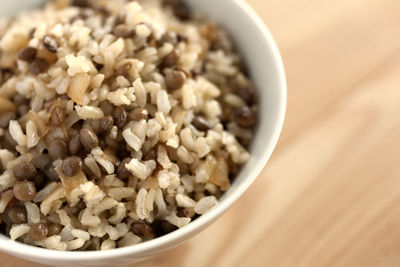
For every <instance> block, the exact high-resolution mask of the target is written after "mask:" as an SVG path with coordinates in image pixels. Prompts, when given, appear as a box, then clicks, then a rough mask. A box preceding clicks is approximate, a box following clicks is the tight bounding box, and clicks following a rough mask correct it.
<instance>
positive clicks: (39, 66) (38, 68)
mask: <svg viewBox="0 0 400 267" xmlns="http://www.w3.org/2000/svg"><path fill="white" fill-rule="evenodd" d="M48 67H49V63H47V61H46V60H45V59H43V58H40V57H38V58H36V59H34V60H33V61H32V62H31V63H30V64H29V71H30V72H31V73H33V74H35V75H38V74H40V73H42V72H44V71H45V70H47V68H48Z"/></svg>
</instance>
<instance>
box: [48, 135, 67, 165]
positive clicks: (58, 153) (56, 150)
mask: <svg viewBox="0 0 400 267" xmlns="http://www.w3.org/2000/svg"><path fill="white" fill-rule="evenodd" d="M47 150H48V152H49V155H50V157H52V159H54V160H56V159H63V158H65V157H66V156H67V155H68V145H67V143H66V142H65V141H64V140H62V139H59V138H57V139H54V140H53V141H51V142H50V144H49V145H48V146H47Z"/></svg>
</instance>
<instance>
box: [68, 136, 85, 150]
mask: <svg viewBox="0 0 400 267" xmlns="http://www.w3.org/2000/svg"><path fill="white" fill-rule="evenodd" d="M81 147H82V144H81V141H80V140H79V135H78V134H76V135H74V136H73V137H72V138H71V139H70V140H69V144H68V148H69V152H70V153H71V155H75V154H76V153H78V151H79V150H80V149H81Z"/></svg>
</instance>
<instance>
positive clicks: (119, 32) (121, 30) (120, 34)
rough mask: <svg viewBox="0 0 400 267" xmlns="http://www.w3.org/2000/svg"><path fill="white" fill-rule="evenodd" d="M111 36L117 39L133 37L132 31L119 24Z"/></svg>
mask: <svg viewBox="0 0 400 267" xmlns="http://www.w3.org/2000/svg"><path fill="white" fill-rule="evenodd" d="M113 34H114V35H115V37H117V38H130V37H132V36H133V34H134V31H132V29H130V28H129V27H128V26H127V25H125V24H119V25H117V26H115V28H114V29H113Z"/></svg>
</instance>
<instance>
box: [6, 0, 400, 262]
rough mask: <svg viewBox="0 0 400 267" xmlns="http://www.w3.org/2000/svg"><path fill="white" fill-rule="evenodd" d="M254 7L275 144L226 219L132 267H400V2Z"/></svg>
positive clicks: (279, 0)
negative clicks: (271, 52) (277, 69)
mask: <svg viewBox="0 0 400 267" xmlns="http://www.w3.org/2000/svg"><path fill="white" fill-rule="evenodd" d="M248 2H249V3H250V5H252V6H253V7H254V8H255V9H256V10H257V12H258V13H259V14H260V15H261V16H262V18H263V19H264V21H265V22H266V23H267V25H268V27H269V28H270V30H271V32H272V33H273V35H274V36H275V39H276V41H277V43H278V45H279V47H280V49H281V53H282V56H283V59H284V62H285V66H286V71H287V78H288V96H289V99H288V110H287V120H286V124H285V127H284V131H283V135H282V137H281V139H280V142H279V145H278V147H277V149H276V151H275V152H274V154H273V156H272V158H271V160H270V162H269V163H268V165H267V166H266V168H265V169H264V171H263V173H262V174H261V176H260V177H259V178H258V180H257V181H256V183H255V184H253V186H252V187H251V188H250V190H249V191H247V193H246V194H245V195H244V196H243V197H242V198H241V199H240V200H239V201H238V202H237V203H236V204H235V205H234V206H233V208H231V209H230V210H229V211H228V213H226V214H225V215H224V216H223V217H222V218H221V219H219V220H218V221H217V222H216V223H215V224H213V225H212V226H211V227H210V228H208V229H207V230H205V231H204V232H202V233H201V234H199V235H198V236H196V237H195V238H193V239H191V240H190V241H189V242H187V243H185V244H184V245H182V246H180V247H178V248H175V249H173V250H171V251H169V252H166V253H165V254H163V255H160V256H158V257H156V258H154V259H151V260H149V261H147V262H145V263H142V264H139V265H135V266H139V267H150V266H160V267H170V266H171V267H172V266H173V267H180V266H191V267H203V266H217V267H220V266H221V267H235V266H252V267H258V266H268V267H270V266H271V267H303V266H304V267H310V266H311V267H322V266H327V267H328V266H329V267H334V266H335V267H336V266H341V267H342V266H344V267H397V266H400V208H399V206H400V205H399V203H400V164H399V160H400V142H399V138H400V119H398V117H399V116H400V1H398V0H350V1H349V0H336V1H326V0H249V1H248ZM0 266H3V267H11V266H12V267H20V266H24V267H38V266H40V265H38V264H33V263H28V262H25V261H23V260H20V259H16V258H14V257H11V256H7V255H4V254H0Z"/></svg>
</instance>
